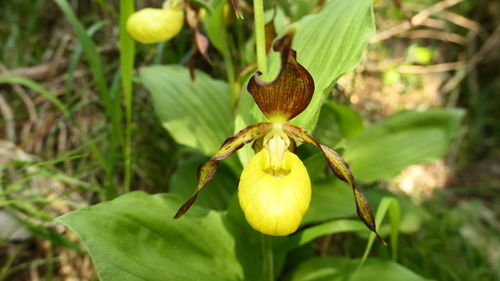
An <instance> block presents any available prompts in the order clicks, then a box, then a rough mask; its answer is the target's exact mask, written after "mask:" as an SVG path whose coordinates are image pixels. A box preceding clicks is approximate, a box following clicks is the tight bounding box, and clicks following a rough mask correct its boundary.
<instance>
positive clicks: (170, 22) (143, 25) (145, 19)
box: [127, 8, 184, 44]
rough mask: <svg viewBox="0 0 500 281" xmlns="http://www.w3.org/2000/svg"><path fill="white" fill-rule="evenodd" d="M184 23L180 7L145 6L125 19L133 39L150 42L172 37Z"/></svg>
mask: <svg viewBox="0 0 500 281" xmlns="http://www.w3.org/2000/svg"><path fill="white" fill-rule="evenodd" d="M183 24H184V12H183V10H182V9H176V8H167V9H155V8H145V9H142V10H140V11H137V12H135V13H133V14H132V15H131V16H130V17H129V18H128V20H127V31H128V33H129V34H130V36H132V38H134V39H135V40H137V41H139V42H141V43H145V44H150V43H158V42H162V41H166V40H170V39H172V38H173V37H174V36H176V35H177V34H178V33H179V32H180V30H181V28H182V26H183Z"/></svg>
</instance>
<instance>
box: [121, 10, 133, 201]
mask: <svg viewBox="0 0 500 281" xmlns="http://www.w3.org/2000/svg"><path fill="white" fill-rule="evenodd" d="M133 12H134V1H133V0H120V70H121V76H122V87H123V95H124V98H125V124H126V125H125V145H124V149H123V159H124V160H125V167H124V177H125V179H124V184H123V185H124V191H125V192H129V191H130V179H131V174H132V173H131V166H132V161H131V154H132V75H133V71H134V55H135V43H134V40H132V38H131V37H130V35H128V33H127V32H126V31H125V30H126V25H127V18H128V17H129V16H130V15H131V14H132V13H133Z"/></svg>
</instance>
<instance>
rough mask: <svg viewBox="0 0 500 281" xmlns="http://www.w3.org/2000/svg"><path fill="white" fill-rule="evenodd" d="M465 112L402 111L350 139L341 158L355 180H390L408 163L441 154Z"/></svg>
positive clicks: (436, 110)
mask: <svg viewBox="0 0 500 281" xmlns="http://www.w3.org/2000/svg"><path fill="white" fill-rule="evenodd" d="M464 113H465V112H464V111H463V110H459V109H435V110H430V111H427V112H417V111H406V112H401V113H399V114H396V115H394V116H392V117H390V118H389V119H387V120H386V121H384V122H382V123H379V124H375V125H372V126H370V127H368V128H367V129H366V130H364V131H363V132H362V133H361V134H359V135H358V136H356V137H355V138H353V139H352V140H351V141H349V142H348V143H347V147H346V149H345V151H344V155H343V156H344V159H345V160H346V161H347V163H349V165H350V167H351V170H352V172H353V175H354V176H355V177H356V180H358V181H361V182H365V183H369V182H373V181H377V180H389V179H391V178H393V177H395V176H397V175H398V174H399V172H401V170H403V169H404V168H406V167H408V166H409V165H413V164H418V163H423V162H429V161H434V160H437V159H439V158H440V157H443V156H444V155H445V154H446V152H447V151H448V146H449V144H450V142H451V140H452V139H453V137H454V136H455V135H456V133H457V132H458V127H459V125H460V121H461V120H462V117H463V115H464Z"/></svg>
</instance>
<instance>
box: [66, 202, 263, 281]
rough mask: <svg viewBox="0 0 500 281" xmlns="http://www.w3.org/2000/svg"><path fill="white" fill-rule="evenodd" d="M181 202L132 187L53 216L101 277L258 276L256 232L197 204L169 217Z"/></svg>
mask: <svg viewBox="0 0 500 281" xmlns="http://www.w3.org/2000/svg"><path fill="white" fill-rule="evenodd" d="M180 204H181V201H180V199H178V198H177V196H174V195H173V194H159V195H154V196H153V195H148V194H146V193H143V192H132V193H128V194H126V195H123V196H121V197H119V198H117V199H115V200H113V201H109V202H105V203H100V204H98V205H95V206H91V207H86V208H83V209H80V210H77V211H74V212H72V213H69V214H67V215H64V216H62V217H60V218H58V221H59V222H62V223H64V224H65V225H67V226H68V227H69V228H70V229H71V230H73V231H74V232H75V233H76V234H77V236H78V237H79V238H80V239H81V241H82V242H83V243H84V244H85V246H87V248H88V250H89V253H90V255H91V257H92V260H93V262H94V265H95V267H96V270H97V274H98V276H99V278H100V280H102V281H123V280H127V281H135V280H137V281H139V280H141V281H143V280H148V281H165V280H178V281H182V280H204V281H211V280H213V281H221V280H227V281H234V280H262V276H261V270H260V269H261V267H262V264H261V261H260V258H259V254H260V251H259V245H258V244H257V245H254V244H252V243H251V242H250V241H255V240H256V239H251V237H252V235H255V233H253V234H252V233H250V234H249V233H247V232H245V229H244V228H242V227H240V226H239V225H236V223H235V222H233V221H232V220H231V219H229V218H228V217H227V216H226V215H224V214H223V213H220V212H217V211H208V210H206V209H203V208H199V207H196V206H195V207H194V208H193V210H192V211H191V212H189V213H188V214H187V215H186V216H184V217H183V218H181V219H177V220H174V219H172V217H173V215H174V213H175V212H176V211H177V208H178V206H179V205H180ZM257 241H258V240H257Z"/></svg>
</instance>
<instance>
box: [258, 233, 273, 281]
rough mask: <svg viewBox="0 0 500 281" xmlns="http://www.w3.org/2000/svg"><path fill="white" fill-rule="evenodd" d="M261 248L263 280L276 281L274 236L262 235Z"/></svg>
mask: <svg viewBox="0 0 500 281" xmlns="http://www.w3.org/2000/svg"><path fill="white" fill-rule="evenodd" d="M260 238H261V239H260V241H261V248H262V265H263V266H262V271H263V277H264V279H263V280H266V281H273V280H274V257H273V240H272V238H273V237H272V236H270V235H266V234H261V236H260Z"/></svg>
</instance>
